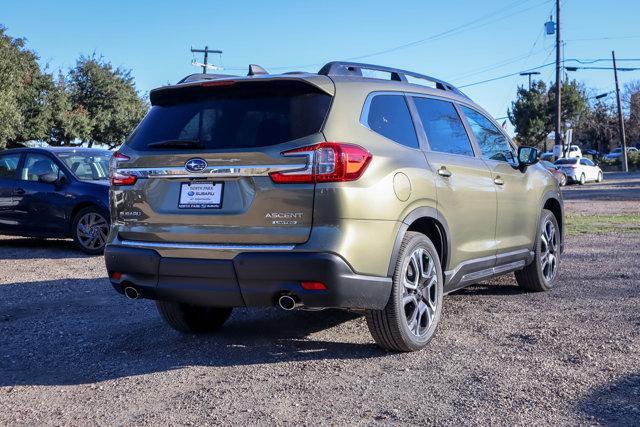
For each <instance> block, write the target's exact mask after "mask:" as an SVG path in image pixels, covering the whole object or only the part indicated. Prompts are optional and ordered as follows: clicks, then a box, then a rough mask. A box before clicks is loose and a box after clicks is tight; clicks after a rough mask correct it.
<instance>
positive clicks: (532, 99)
mask: <svg viewBox="0 0 640 427" xmlns="http://www.w3.org/2000/svg"><path fill="white" fill-rule="evenodd" d="M548 102H549V101H548V95H547V86H546V85H545V84H544V82H543V81H537V82H533V84H532V85H531V89H525V88H524V87H519V88H518V95H517V98H516V100H515V101H514V102H513V103H512V106H511V110H509V112H508V114H509V120H510V121H511V123H512V124H513V125H514V126H515V128H516V129H515V130H516V133H517V134H518V140H519V141H520V143H521V144H523V145H530V146H532V147H537V146H540V144H541V142H542V141H544V140H545V138H546V137H547V134H548V133H549V129H548V127H549V117H548V108H547V105H548Z"/></svg>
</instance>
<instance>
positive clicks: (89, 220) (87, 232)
mask: <svg viewBox="0 0 640 427" xmlns="http://www.w3.org/2000/svg"><path fill="white" fill-rule="evenodd" d="M76 232H77V235H78V241H79V242H80V244H81V245H82V246H84V247H85V248H87V249H99V248H101V247H103V246H104V245H105V243H106V241H107V234H108V233H109V224H108V223H107V220H106V219H104V217H103V216H102V215H100V214H99V213H96V212H87V213H86V214H84V215H82V217H81V218H80V220H79V221H78V225H77V229H76Z"/></svg>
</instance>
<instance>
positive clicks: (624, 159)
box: [611, 50, 629, 172]
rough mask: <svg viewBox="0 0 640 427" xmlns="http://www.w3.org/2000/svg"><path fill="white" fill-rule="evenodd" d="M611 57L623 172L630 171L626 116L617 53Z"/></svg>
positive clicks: (613, 52) (613, 53)
mask: <svg viewBox="0 0 640 427" xmlns="http://www.w3.org/2000/svg"><path fill="white" fill-rule="evenodd" d="M611 57H612V58H613V75H614V76H615V79H616V98H617V100H618V121H619V125H620V144H621V145H620V146H621V147H622V157H621V160H622V165H621V166H622V172H628V171H629V165H628V164H627V141H626V138H625V134H624V114H623V113H622V102H621V101H620V86H619V84H618V67H617V65H616V51H615V50H614V51H611Z"/></svg>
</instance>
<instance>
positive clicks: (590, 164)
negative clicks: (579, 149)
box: [584, 159, 595, 166]
mask: <svg viewBox="0 0 640 427" xmlns="http://www.w3.org/2000/svg"><path fill="white" fill-rule="evenodd" d="M584 161H585V162H586V163H587V166H595V165H594V164H593V162H592V161H591V160H589V159H584Z"/></svg>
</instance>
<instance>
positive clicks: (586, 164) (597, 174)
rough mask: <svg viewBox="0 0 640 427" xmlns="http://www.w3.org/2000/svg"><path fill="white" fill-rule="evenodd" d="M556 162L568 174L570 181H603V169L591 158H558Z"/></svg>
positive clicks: (583, 182)
mask: <svg viewBox="0 0 640 427" xmlns="http://www.w3.org/2000/svg"><path fill="white" fill-rule="evenodd" d="M554 164H555V165H556V166H557V167H558V169H560V170H561V171H562V172H564V173H565V174H566V175H567V178H568V179H569V181H570V182H577V183H579V184H580V185H583V184H585V183H586V182H589V181H595V182H601V181H602V179H603V175H602V169H600V167H599V166H597V165H596V164H595V163H593V162H592V161H591V160H589V159H585V158H582V159H558V160H557V161H556V162H555V163H554Z"/></svg>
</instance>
